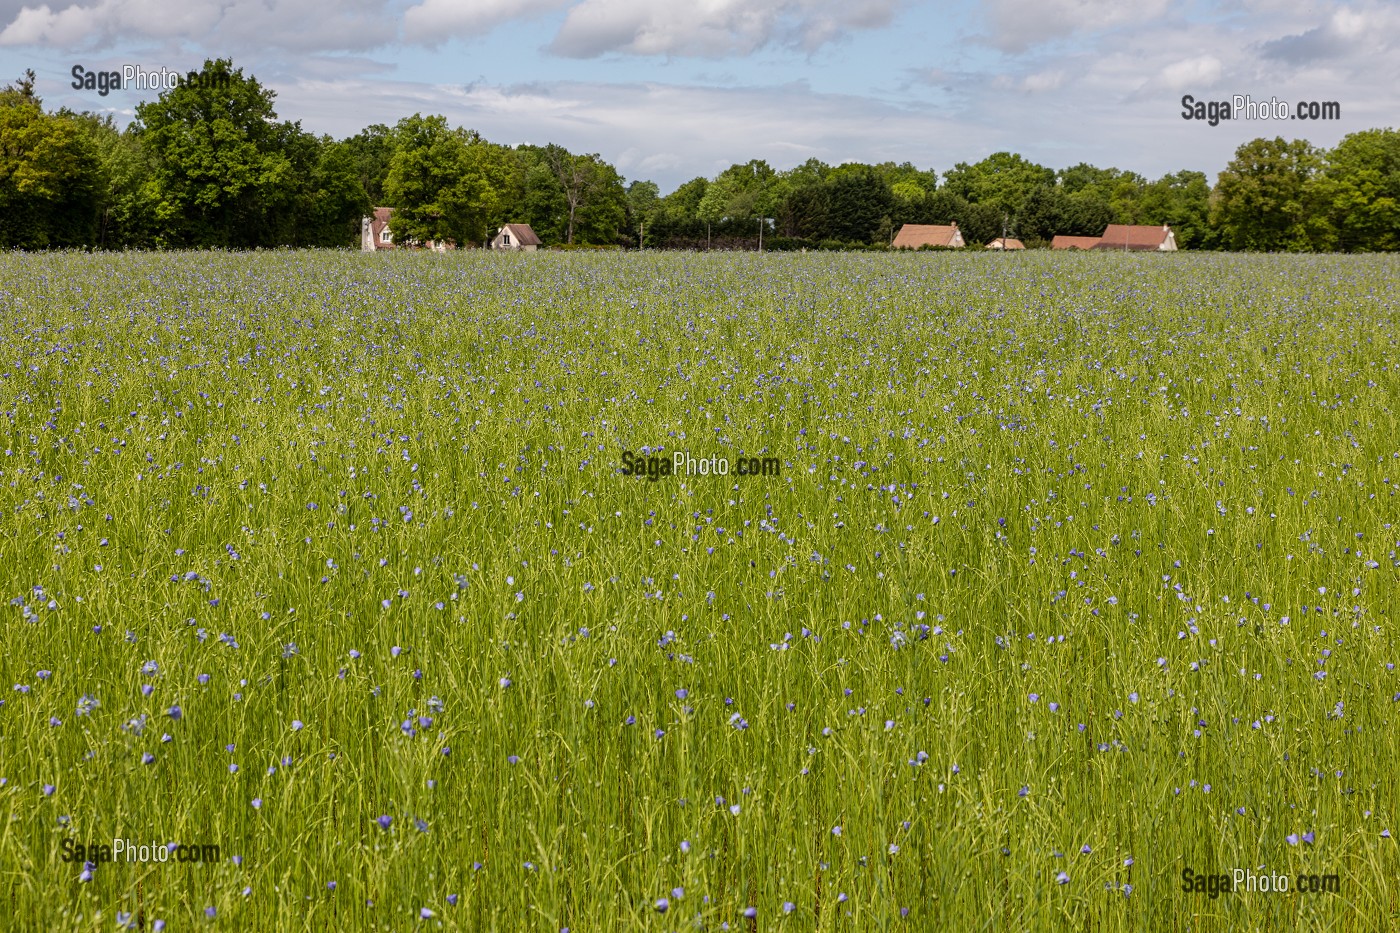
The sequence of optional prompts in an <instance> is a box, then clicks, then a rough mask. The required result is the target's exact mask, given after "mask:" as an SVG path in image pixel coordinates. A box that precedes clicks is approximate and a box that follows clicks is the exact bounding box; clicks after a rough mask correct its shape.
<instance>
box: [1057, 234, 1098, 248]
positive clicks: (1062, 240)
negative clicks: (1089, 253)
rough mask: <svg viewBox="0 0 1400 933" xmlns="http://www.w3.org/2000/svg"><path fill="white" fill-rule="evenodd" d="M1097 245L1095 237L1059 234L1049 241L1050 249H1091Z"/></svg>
mask: <svg viewBox="0 0 1400 933" xmlns="http://www.w3.org/2000/svg"><path fill="white" fill-rule="evenodd" d="M1098 245H1099V238H1098V237H1096V236H1065V235H1063V234H1060V235H1058V236H1056V237H1055V238H1054V239H1053V240H1051V241H1050V248H1051V249H1093V248H1094V247H1095V246H1098Z"/></svg>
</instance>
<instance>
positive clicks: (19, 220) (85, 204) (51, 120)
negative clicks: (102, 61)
mask: <svg viewBox="0 0 1400 933" xmlns="http://www.w3.org/2000/svg"><path fill="white" fill-rule="evenodd" d="M104 187H105V186H104V184H103V179H102V161H101V158H100V155H99V153H98V151H97V148H96V146H95V145H94V144H93V140H92V136H91V134H90V133H89V132H88V131H87V128H86V127H85V126H84V125H83V123H82V121H81V120H79V119H77V118H75V117H73V116H72V115H69V114H49V113H46V112H45V111H44V109H43V104H42V101H40V99H39V98H38V97H37V96H36V95H35V93H34V74H33V72H27V73H26V75H25V76H24V77H23V78H21V79H20V80H19V81H18V82H16V83H15V84H14V85H11V86H10V87H7V88H5V89H3V90H0V212H3V216H4V218H5V222H4V223H3V224H0V246H3V247H7V248H12V247H19V248H23V249H45V248H55V247H71V246H82V245H86V244H89V243H92V242H94V241H95V240H96V239H97V231H98V219H99V211H100V208H101V203H102V196H103V193H104V191H103V189H104Z"/></svg>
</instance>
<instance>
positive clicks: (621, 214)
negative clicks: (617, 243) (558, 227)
mask: <svg viewBox="0 0 1400 933" xmlns="http://www.w3.org/2000/svg"><path fill="white" fill-rule="evenodd" d="M541 154H542V156H543V161H544V164H545V165H546V166H548V167H549V170H550V171H551V172H553V173H554V178H555V180H556V181H557V182H558V183H559V188H560V190H561V191H563V193H564V207H565V211H566V215H565V216H566V221H565V224H564V242H565V243H573V242H574V238H575V236H576V235H577V234H578V233H579V232H580V230H581V228H587V231H588V237H587V238H586V239H589V240H590V241H591V242H612V241H613V240H615V239H616V238H617V236H618V234H619V233H620V232H621V227H622V224H623V223H624V222H625V220H626V194H625V192H623V190H622V177H621V176H620V175H618V174H617V170H616V169H614V168H613V167H612V166H611V165H609V164H608V163H606V162H604V161H603V159H602V157H601V156H599V155H598V154H597V153H591V154H588V155H574V154H573V153H571V152H569V150H567V149H565V148H564V147H563V146H558V145H555V144H553V143H551V144H550V145H548V146H545V147H544V149H543V150H542V153H541ZM609 230H611V232H609Z"/></svg>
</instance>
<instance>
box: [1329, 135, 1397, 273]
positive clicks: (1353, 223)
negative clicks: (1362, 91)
mask: <svg viewBox="0 0 1400 933" xmlns="http://www.w3.org/2000/svg"><path fill="white" fill-rule="evenodd" d="M1310 193H1311V197H1309V198H1308V202H1309V204H1310V205H1314V206H1315V211H1316V214H1317V216H1318V217H1319V218H1320V219H1321V220H1322V222H1323V224H1324V226H1322V228H1321V229H1320V230H1318V231H1317V232H1316V234H1315V238H1316V239H1318V240H1320V241H1321V245H1325V246H1327V247H1328V248H1331V249H1339V250H1343V251H1345V252H1357V251H1362V250H1375V251H1381V250H1396V249H1400V132H1397V131H1396V130H1393V129H1382V130H1365V131H1363V132H1360V133H1351V134H1349V135H1348V136H1346V137H1345V138H1343V139H1342V141H1341V142H1340V143H1338V144H1337V148H1335V149H1333V150H1332V151H1331V152H1329V153H1327V156H1326V164H1325V166H1324V167H1323V169H1322V171H1321V173H1319V174H1318V175H1317V176H1315V177H1314V178H1313V179H1312V191H1311V192H1310Z"/></svg>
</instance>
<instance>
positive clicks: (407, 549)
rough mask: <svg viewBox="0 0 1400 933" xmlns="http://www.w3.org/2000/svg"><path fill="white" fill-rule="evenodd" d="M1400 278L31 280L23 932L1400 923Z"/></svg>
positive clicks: (4, 273)
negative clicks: (189, 857) (1227, 886)
mask: <svg viewBox="0 0 1400 933" xmlns="http://www.w3.org/2000/svg"><path fill="white" fill-rule="evenodd" d="M1397 283H1400V264H1397V261H1396V260H1395V259H1394V258H1378V257H1342V258H1339V257H1331V258H1328V257H1285V256H1277V257H1275V256H1254V257H1248V258H1245V257H1238V256H1235V257H1231V256H1220V255H1202V256H1193V255H1185V254H1180V255H1168V256H1155V255H1153V256H1122V255H1107V256H1099V255H1059V254H1048V253H1027V254H1022V255H1007V256H1003V255H996V254H986V253H984V254H969V255H946V254H939V255H905V256H895V255H846V256H839V255H765V256H755V255H753V254H740V255H720V254H710V255H663V254H642V255H638V254H630V255H579V254H569V255H546V254H538V255H532V256H506V257H498V256H486V255H461V256H450V257H443V256H436V255H399V256H390V257H383V256H361V255H359V254H332V253H264V254H256V255H218V254H213V255H209V254H206V255H195V254H171V255H110V256H100V255H88V256H85V255H49V256H21V255H15V254H12V255H8V256H0V413H3V418H0V451H3V453H2V454H0V514H2V515H3V519H0V599H3V603H0V607H3V610H4V615H3V622H0V633H2V634H3V646H4V650H3V652H0V687H3V693H2V694H0V918H2V919H0V927H5V928H7V929H20V930H29V929H34V930H40V929H42V930H112V929H120V928H123V927H129V928H132V929H147V930H156V929H162V928H163V929H167V930H170V931H172V933H173V931H177V930H188V929H259V930H273V929H286V930H302V929H307V930H332V929H345V930H354V929H379V930H411V929H424V930H428V929H438V928H443V929H470V930H488V929H489V930H503V931H507V930H522V929H529V930H544V931H558V930H560V929H563V928H565V927H567V928H569V929H570V930H572V931H574V933H579V931H594V930H612V929H647V930H693V929H706V930H716V929H725V928H726V925H727V928H728V929H732V930H807V929H820V930H876V929H910V930H935V929H939V930H944V929H946V930H975V929H997V930H1054V929H1076V930H1081V929H1087V930H1103V931H1116V930H1151V931H1158V930H1213V929H1261V930H1291V929H1319V930H1384V929H1391V928H1396V927H1400V858H1397V851H1396V840H1395V838H1394V836H1393V835H1392V833H1400V789H1398V787H1397V767H1400V766H1397V762H1400V731H1398V730H1397V723H1396V722H1395V718H1396V714H1397V711H1400V707H1397V703H1396V701H1397V699H1400V676H1397V674H1396V671H1395V669H1394V662H1395V661H1396V660H1397V654H1400V652H1397V644H1396V630H1395V624H1396V620H1395V612H1396V607H1397V605H1398V604H1400V603H1397V595H1400V593H1398V590H1400V588H1397V566H1400V563H1397V548H1400V528H1396V527H1394V525H1395V524H1397V523H1400V502H1397V499H1396V495H1395V489H1396V486H1397V485H1398V484H1400V417H1397V411H1396V409H1397V400H1400V343H1398V342H1400V323H1398V319H1397V311H1398V310H1400V309H1397V288H1396V286H1397ZM677 451H679V452H682V453H684V454H685V455H687V456H689V457H693V458H695V459H696V460H697V462H698V461H699V460H700V459H702V458H724V459H726V460H727V461H728V462H732V463H734V464H736V465H737V464H738V463H739V462H740V460H741V459H742V460H743V461H744V462H746V463H747V462H748V458H755V459H756V460H757V459H761V458H768V457H776V458H778V460H779V461H780V473H779V475H777V476H773V475H767V476H739V475H737V472H735V471H731V472H730V474H729V475H727V476H716V475H687V474H685V471H684V470H682V471H681V475H670V476H660V477H659V478H657V479H655V480H652V479H649V478H646V477H645V476H643V477H632V476H625V475H623V474H622V472H621V470H622V464H623V459H622V458H623V454H624V452H628V453H629V454H631V455H636V456H641V457H648V456H655V457H657V458H658V461H657V462H660V458H671V457H673V455H674V454H675V453H676V452H677ZM667 462H668V463H671V462H673V461H671V460H670V459H667ZM736 469H737V466H736ZM117 838H121V839H124V840H129V841H130V844H131V845H137V846H139V845H143V844H145V845H148V846H154V847H156V848H162V849H164V851H165V852H166V853H167V854H169V853H171V852H172V851H173V852H175V853H176V854H177V855H184V854H187V853H188V852H189V851H190V850H188V849H173V848H165V847H166V846H167V845H169V846H171V847H173V846H175V845H181V846H190V845H213V846H217V847H218V849H219V852H218V859H217V861H215V862H212V863H210V864H204V863H200V864H188V863H182V862H178V861H177V859H176V857H175V856H174V855H170V856H169V858H168V861H166V862H160V861H158V860H156V859H155V857H154V856H153V858H152V861H150V862H146V863H141V862H131V863H128V862H125V861H118V862H113V863H107V862H94V864H93V865H92V867H91V868H89V869H88V870H86V871H85V868H84V864H83V862H84V861H92V859H90V858H74V860H72V861H66V860H65V856H66V855H73V854H74V853H75V852H76V849H75V848H74V847H75V846H76V845H78V844H82V845H84V846H87V845H99V846H100V845H104V844H105V845H108V846H110V845H111V844H112V842H113V840H114V839H117ZM204 854H206V855H208V854H211V853H204ZM1235 869H1240V870H1247V871H1250V872H1253V873H1255V874H1256V875H1266V876H1283V877H1285V878H1286V879H1288V884H1289V888H1290V890H1289V891H1288V892H1287V893H1283V894H1273V893H1248V892H1243V891H1241V892H1235V893H1227V894H1224V895H1221V896H1218V897H1213V896H1211V895H1210V894H1209V893H1208V892H1201V893H1195V892H1187V891H1184V890H1183V873H1184V872H1187V871H1188V870H1189V871H1190V872H1192V873H1194V874H1202V875H1218V874H1230V873H1232V872H1233V871H1234V870H1235ZM1310 875H1311V876H1316V878H1317V879H1318V880H1319V881H1321V883H1323V884H1331V883H1332V882H1331V881H1328V880H1327V878H1328V876H1336V877H1335V885H1336V890H1334V891H1329V892H1323V893H1312V892H1300V891H1298V887H1299V885H1300V880H1299V879H1300V876H1302V881H1301V883H1302V884H1303V885H1306V884H1308V883H1309V881H1308V876H1310Z"/></svg>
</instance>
